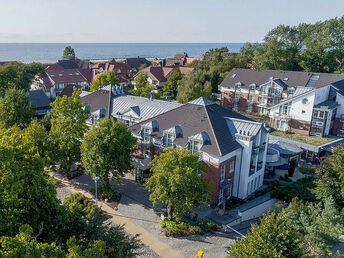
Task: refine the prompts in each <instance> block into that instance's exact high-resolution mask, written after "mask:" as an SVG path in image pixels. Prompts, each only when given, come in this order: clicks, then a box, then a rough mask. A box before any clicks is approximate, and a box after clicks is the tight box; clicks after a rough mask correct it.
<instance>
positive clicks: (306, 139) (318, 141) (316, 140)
mask: <svg viewBox="0 0 344 258" xmlns="http://www.w3.org/2000/svg"><path fill="white" fill-rule="evenodd" d="M270 135H273V136H278V137H282V138H286V139H289V140H292V141H297V142H302V143H306V144H310V145H313V146H320V145H323V144H326V143H329V142H332V141H334V140H335V138H329V137H316V136H306V135H301V134H294V133H285V132H281V131H274V132H272V133H270Z"/></svg>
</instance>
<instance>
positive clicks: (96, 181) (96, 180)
mask: <svg viewBox="0 0 344 258" xmlns="http://www.w3.org/2000/svg"><path fill="white" fill-rule="evenodd" d="M93 180H94V182H95V185H96V206H97V207H98V180H99V177H97V176H95V177H94V178H93Z"/></svg>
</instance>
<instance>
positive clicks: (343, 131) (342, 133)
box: [337, 129, 344, 137]
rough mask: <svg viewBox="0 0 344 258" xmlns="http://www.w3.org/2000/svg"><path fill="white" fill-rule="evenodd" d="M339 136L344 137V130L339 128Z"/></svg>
mask: <svg viewBox="0 0 344 258" xmlns="http://www.w3.org/2000/svg"><path fill="white" fill-rule="evenodd" d="M337 136H339V137H344V130H343V129H342V130H339V131H338V133H337Z"/></svg>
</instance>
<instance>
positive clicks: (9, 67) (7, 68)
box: [0, 62, 45, 94]
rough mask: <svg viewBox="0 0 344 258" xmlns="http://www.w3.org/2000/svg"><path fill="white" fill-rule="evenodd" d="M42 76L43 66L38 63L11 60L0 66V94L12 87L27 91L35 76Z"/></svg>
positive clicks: (43, 73) (43, 74)
mask: <svg viewBox="0 0 344 258" xmlns="http://www.w3.org/2000/svg"><path fill="white" fill-rule="evenodd" d="M36 76H38V77H44V76H45V68H44V65H42V64H40V63H31V64H22V63H18V62H11V63H8V64H6V65H4V66H1V67H0V94H5V92H6V90H8V89H10V88H14V89H17V90H24V91H28V90H29V89H30V85H31V84H32V82H33V80H34V79H35V77H36Z"/></svg>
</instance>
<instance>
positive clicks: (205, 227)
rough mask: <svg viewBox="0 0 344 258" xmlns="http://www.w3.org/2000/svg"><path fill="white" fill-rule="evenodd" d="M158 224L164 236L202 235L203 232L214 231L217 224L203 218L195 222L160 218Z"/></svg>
mask: <svg viewBox="0 0 344 258" xmlns="http://www.w3.org/2000/svg"><path fill="white" fill-rule="evenodd" d="M160 226H161V227H162V228H163V229H164V233H165V235H166V236H185V235H202V234H204V233H205V232H210V231H215V230H216V229H217V226H216V224H215V223H213V222H207V223H206V222H205V221H203V220H201V221H199V222H198V223H196V222H190V223H186V222H176V221H172V220H167V219H165V220H161V221H160Z"/></svg>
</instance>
